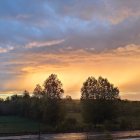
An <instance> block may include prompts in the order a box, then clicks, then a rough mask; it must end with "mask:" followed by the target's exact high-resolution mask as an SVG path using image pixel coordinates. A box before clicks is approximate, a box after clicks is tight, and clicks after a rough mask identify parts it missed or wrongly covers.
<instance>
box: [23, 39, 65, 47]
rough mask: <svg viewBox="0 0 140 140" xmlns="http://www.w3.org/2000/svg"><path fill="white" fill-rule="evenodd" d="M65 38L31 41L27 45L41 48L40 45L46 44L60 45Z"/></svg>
mask: <svg viewBox="0 0 140 140" xmlns="http://www.w3.org/2000/svg"><path fill="white" fill-rule="evenodd" d="M64 41H65V40H64V39H61V40H51V41H45V42H31V43H29V44H27V45H26V46H25V47H26V48H36V47H37V48H40V47H45V46H53V45H58V44H61V43H63V42H64Z"/></svg>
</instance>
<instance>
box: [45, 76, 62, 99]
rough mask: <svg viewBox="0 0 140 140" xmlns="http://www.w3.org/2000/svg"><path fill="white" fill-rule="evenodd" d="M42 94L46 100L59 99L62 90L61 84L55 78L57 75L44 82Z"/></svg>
mask: <svg viewBox="0 0 140 140" xmlns="http://www.w3.org/2000/svg"><path fill="white" fill-rule="evenodd" d="M44 92H45V94H46V95H47V98H50V99H61V97H62V95H63V93H64V90H63V89H62V83H61V81H60V80H59V79H58V78H57V75H55V74H51V75H50V76H49V78H48V79H47V80H46V81H45V82H44Z"/></svg>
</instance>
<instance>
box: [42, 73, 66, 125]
mask: <svg viewBox="0 0 140 140" xmlns="http://www.w3.org/2000/svg"><path fill="white" fill-rule="evenodd" d="M44 93H45V94H44V95H45V96H44V98H43V99H42V100H43V107H42V108H43V121H44V122H46V123H47V124H49V125H57V124H58V123H59V122H61V121H62V120H63V119H64V113H65V111H64V107H63V106H62V100H60V99H61V98H62V95H63V93H64V90H63V88H62V83H61V81H60V80H59V79H58V78H57V75H55V74H51V75H50V76H49V77H48V79H47V80H46V81H45V82H44Z"/></svg>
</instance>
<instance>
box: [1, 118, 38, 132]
mask: <svg viewBox="0 0 140 140" xmlns="http://www.w3.org/2000/svg"><path fill="white" fill-rule="evenodd" d="M38 129H39V123H37V122H34V121H31V120H28V119H25V118H21V117H17V116H0V134H5V133H7V134H8V133H30V132H38Z"/></svg>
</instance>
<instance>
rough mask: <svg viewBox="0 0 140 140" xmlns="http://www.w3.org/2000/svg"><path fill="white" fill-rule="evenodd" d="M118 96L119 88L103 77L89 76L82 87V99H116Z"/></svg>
mask: <svg viewBox="0 0 140 140" xmlns="http://www.w3.org/2000/svg"><path fill="white" fill-rule="evenodd" d="M118 98H119V90H118V88H117V87H114V86H113V84H111V83H109V81H108V80H107V79H104V78H102V77H99V78H98V80H96V79H95V78H94V77H89V78H88V79H87V80H86V82H84V83H83V87H82V88H81V99H97V100H98V99H100V100H116V99H118Z"/></svg>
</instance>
